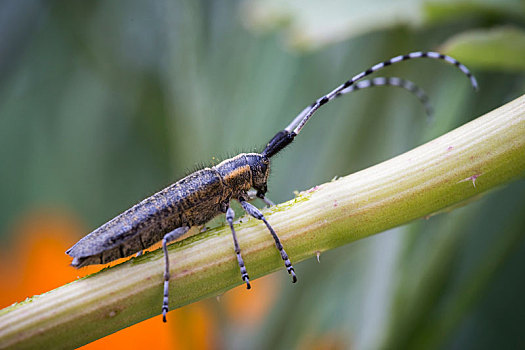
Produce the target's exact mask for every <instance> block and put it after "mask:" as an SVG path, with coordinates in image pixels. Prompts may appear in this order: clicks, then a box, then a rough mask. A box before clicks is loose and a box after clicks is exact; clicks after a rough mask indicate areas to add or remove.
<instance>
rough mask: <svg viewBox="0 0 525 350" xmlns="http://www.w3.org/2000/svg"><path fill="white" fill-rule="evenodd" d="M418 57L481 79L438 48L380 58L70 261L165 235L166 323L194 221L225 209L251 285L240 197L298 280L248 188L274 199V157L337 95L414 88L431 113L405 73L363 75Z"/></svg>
mask: <svg viewBox="0 0 525 350" xmlns="http://www.w3.org/2000/svg"><path fill="white" fill-rule="evenodd" d="M419 57H426V58H432V59H438V60H444V61H446V62H448V63H451V64H453V65H455V66H456V67H457V68H459V69H460V70H461V71H462V72H463V73H464V74H465V75H466V76H467V77H468V78H469V79H470V83H471V84H472V86H473V87H474V89H477V87H478V85H477V82H476V78H474V76H473V75H472V74H471V73H470V71H469V70H468V68H467V67H465V66H464V65H463V64H461V63H460V62H458V61H457V60H455V59H454V58H452V57H450V56H446V55H442V54H440V53H437V52H412V53H409V54H407V55H400V56H396V57H394V58H391V59H389V60H387V61H384V62H382V63H378V64H376V65H374V66H372V67H370V68H368V69H367V70H365V71H363V72H361V73H359V74H357V75H356V76H354V77H353V78H351V79H350V80H348V81H346V82H345V83H343V84H342V85H340V86H338V87H337V88H335V89H334V90H332V91H331V92H329V93H328V94H327V95H325V96H323V97H321V98H319V99H317V100H316V101H315V102H314V103H312V104H311V105H310V106H308V107H306V108H305V109H304V110H303V111H302V112H301V113H299V115H298V116H297V117H296V118H294V119H293V121H292V122H291V123H290V124H289V125H288V126H287V127H286V128H285V129H284V130H282V131H279V132H278V133H277V134H276V135H275V136H274V137H273V138H272V139H271V140H270V142H268V144H267V145H266V147H265V148H264V149H263V151H262V152H261V153H241V154H239V155H237V156H235V157H233V158H230V159H227V160H225V161H223V162H221V163H220V164H218V165H215V166H213V167H211V168H204V169H202V170H199V171H196V172H194V173H192V174H190V175H188V176H186V177H185V178H183V179H181V180H179V181H177V182H176V183H174V184H172V185H171V186H168V187H167V188H165V189H163V190H162V191H160V192H158V193H155V194H154V195H152V196H151V197H148V198H146V199H144V200H143V201H142V202H140V203H138V204H136V205H135V206H133V207H132V208H130V209H128V210H126V211H125V212H124V213H122V214H120V215H118V216H117V217H115V218H113V219H112V220H110V221H108V222H107V223H105V224H104V225H102V226H100V227H99V228H97V229H96V230H94V231H93V232H91V233H90V234H88V235H87V236H85V237H84V238H82V239H81V240H80V241H78V242H77V243H76V244H75V245H74V246H73V247H71V248H70V249H69V250H68V251H67V252H66V253H67V254H68V255H70V256H71V257H73V262H72V263H71V265H73V266H74V267H77V268H80V267H82V266H86V265H92V264H105V263H108V262H110V261H113V260H116V259H119V258H123V257H126V256H130V255H132V254H134V253H138V254H140V253H141V252H142V250H143V249H146V248H148V247H150V246H151V245H153V244H154V243H156V242H158V241H160V240H162V249H163V251H164V258H165V269H164V299H163V303H162V319H163V321H164V322H166V313H167V312H168V292H169V279H170V273H169V258H168V250H167V245H168V243H169V242H171V241H173V240H175V239H177V238H179V237H181V236H182V235H184V234H185V233H186V232H187V231H188V230H189V229H190V227H191V226H198V225H203V224H205V223H206V222H208V221H209V220H211V219H212V218H213V217H215V216H217V215H219V214H221V213H224V214H226V221H227V222H228V225H229V226H230V229H231V232H232V236H233V245H234V248H235V254H236V255H237V261H238V263H239V268H240V270H241V278H242V280H243V281H244V282H245V283H246V288H247V289H250V279H249V277H248V272H247V270H246V267H245V266H244V261H243V259H242V256H241V250H240V248H239V243H238V242H237V236H236V234H235V229H234V228H233V219H234V211H233V210H232V209H231V207H230V201H231V200H234V199H235V200H237V201H239V202H240V204H241V206H242V208H243V209H244V210H245V211H246V213H248V214H249V215H251V216H253V217H254V218H256V219H258V220H261V221H262V222H263V223H264V224H265V225H266V227H267V228H268V230H269V231H270V233H271V235H272V237H273V239H274V241H275V246H276V247H277V249H278V250H279V253H280V254H281V258H282V260H283V261H284V265H285V267H286V270H287V271H288V273H289V274H290V275H291V276H292V282H294V283H295V282H296V281H297V277H296V275H295V270H294V268H293V266H292V263H291V262H290V259H289V258H288V254H286V252H285V250H284V248H283V246H282V244H281V241H280V240H279V237H278V236H277V234H276V233H275V231H274V229H273V228H272V226H270V224H269V223H268V221H267V220H266V218H265V217H264V215H263V214H262V213H261V211H260V210H259V209H257V208H256V207H255V206H253V205H252V204H250V203H249V202H248V201H249V200H251V199H253V198H251V196H250V195H249V193H248V192H249V190H251V189H252V188H253V189H254V190H255V196H256V197H258V198H260V199H262V200H264V201H265V202H266V203H267V204H269V203H271V202H270V201H269V200H268V199H267V198H266V197H265V194H266V191H267V181H268V174H269V171H270V158H272V157H273V156H274V155H275V154H276V153H278V152H279V151H281V150H282V149H283V148H285V147H286V146H288V145H289V144H290V143H291V142H292V141H293V139H294V138H295V136H297V135H298V134H299V132H301V129H302V128H303V127H304V126H305V124H306V123H307V122H308V120H309V119H310V118H311V117H312V115H313V114H314V113H315V112H316V111H317V110H318V109H319V108H320V107H321V106H322V105H324V104H326V103H327V102H328V101H331V100H333V99H334V98H336V97H338V96H341V95H343V94H346V93H349V92H352V91H354V90H358V89H363V88H367V87H372V86H378V85H390V86H399V87H402V88H404V89H407V90H409V91H410V92H412V93H414V94H415V95H416V96H417V97H418V98H419V99H420V101H421V102H422V103H423V104H424V105H425V108H426V110H427V113H428V114H431V110H430V107H429V105H428V103H427V97H426V95H425V93H424V92H423V91H422V90H421V89H420V88H418V87H417V86H416V85H415V84H414V83H412V82H410V81H408V80H403V79H400V78H375V79H371V80H362V79H363V78H364V77H366V76H368V75H370V74H372V73H374V72H376V71H378V70H381V69H382V68H384V67H387V66H390V65H392V64H394V63H398V62H401V61H406V60H409V59H413V58H419ZM360 80H361V81H360Z"/></svg>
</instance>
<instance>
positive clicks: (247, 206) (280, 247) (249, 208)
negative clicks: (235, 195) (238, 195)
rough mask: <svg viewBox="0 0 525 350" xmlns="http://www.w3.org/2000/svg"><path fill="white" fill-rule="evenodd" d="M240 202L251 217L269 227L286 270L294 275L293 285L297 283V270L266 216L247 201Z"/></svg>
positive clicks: (240, 200) (241, 200)
mask: <svg viewBox="0 0 525 350" xmlns="http://www.w3.org/2000/svg"><path fill="white" fill-rule="evenodd" d="M239 202H240V203H241V205H242V208H243V209H244V210H245V211H246V212H247V213H248V214H249V215H251V216H253V217H254V218H256V219H258V220H262V221H263V222H264V224H265V225H266V227H268V230H270V233H271V234H272V237H273V239H274V241H275V246H276V247H277V249H278V250H279V253H281V258H282V259H283V261H284V266H286V270H287V271H288V273H289V274H291V275H292V282H293V283H295V282H297V276H296V275H295V270H294V268H293V266H292V263H291V262H290V259H288V254H286V252H285V251H284V248H283V245H282V244H281V241H280V240H279V237H277V234H276V233H275V231H274V230H273V228H272V227H271V226H270V224H269V223H268V221H266V218H265V217H264V215H263V214H262V213H261V211H260V210H259V209H257V208H256V207H255V206H253V205H252V204H250V203H248V202H246V201H245V200H243V199H239Z"/></svg>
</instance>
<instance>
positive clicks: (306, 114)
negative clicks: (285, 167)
mask: <svg viewBox="0 0 525 350" xmlns="http://www.w3.org/2000/svg"><path fill="white" fill-rule="evenodd" d="M420 57H423V58H432V59H438V60H444V61H445V62H448V63H450V64H453V65H454V66H456V67H458V68H459V70H461V71H462V72H463V74H465V75H466V76H467V77H468V78H469V79H470V83H471V84H472V87H473V88H474V89H475V90H477V89H478V82H477V81H476V78H475V77H474V76H473V75H472V73H471V72H470V71H469V69H468V68H467V67H466V66H465V65H463V64H462V63H461V62H459V61H458V60H456V59H454V58H452V57H450V56H447V55H443V54H440V53H438V52H421V51H418V52H411V53H409V54H406V55H399V56H396V57H394V58H391V59H389V60H387V61H384V62H381V63H378V64H376V65H375V66H372V67H370V68H368V69H367V70H365V71H363V72H361V73H359V74H357V75H355V76H354V77H353V78H351V79H350V80H348V81H346V82H345V83H344V84H341V85H340V86H338V87H337V88H335V89H334V90H332V91H331V92H330V93H328V94H326V95H325V96H323V97H321V98H319V99H317V100H316V101H315V102H314V103H313V104H312V105H311V106H309V107H307V108H306V109H305V110H303V112H301V113H300V114H299V116H302V118H300V119H299V118H298V117H299V116H298V117H296V118H294V120H293V121H292V123H290V125H288V126H287V127H286V129H284V130H285V131H287V132H290V133H292V134H295V135H298V134H299V132H301V129H302V128H303V127H304V126H305V124H306V123H307V122H308V120H309V119H310V117H311V116H312V115H313V114H314V113H315V112H316V111H317V110H318V109H319V107H321V106H322V105H324V104H326V103H327V102H329V101H331V100H333V99H334V98H336V97H337V96H339V95H341V94H344V93H346V92H350V91H352V90H349V88H350V87H351V86H358V85H357V84H355V83H356V82H357V81H359V80H361V79H363V78H364V77H366V76H368V75H370V74H372V73H374V72H377V71H379V70H381V69H383V68H385V67H387V66H390V65H392V64H394V63H398V62H402V61H407V60H410V59H413V58H420ZM354 84H355V85H354ZM377 85H379V84H377ZM384 85H387V84H384ZM412 85H413V84H412ZM358 88H359V87H358ZM353 90H357V89H356V88H355V87H354V89H353ZM409 90H410V89H409ZM418 90H419V89H418ZM416 95H417V94H416ZM295 135H294V136H295Z"/></svg>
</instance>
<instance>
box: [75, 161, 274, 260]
mask: <svg viewBox="0 0 525 350" xmlns="http://www.w3.org/2000/svg"><path fill="white" fill-rule="evenodd" d="M254 156H256V158H257V157H261V156H260V155H258V154H240V155H238V156H236V157H234V158H231V159H228V160H225V161H224V162H222V163H220V164H218V165H217V166H215V167H213V168H205V169H202V170H199V171H196V172H194V173H192V174H190V175H188V176H186V177H185V178H183V179H181V180H179V181H177V182H176V183H174V184H172V185H170V186H168V187H166V188H165V189H163V190H162V191H160V192H157V193H155V194H154V195H152V196H151V197H148V198H146V199H144V200H143V201H142V202H140V203H138V204H136V205H135V206H133V207H131V208H130V209H128V210H126V211H125V212H123V213H122V214H120V215H118V216H117V217H115V218H113V219H112V220H110V221H108V222H107V223H105V224H104V225H102V226H100V227H99V228H97V229H96V230H94V231H93V232H91V233H90V234H88V235H87V236H85V237H84V238H82V239H81V240H80V241H78V242H77V243H76V244H75V245H74V246H73V247H71V249H69V250H68V251H67V252H66V253H67V254H68V255H70V256H72V257H73V258H74V259H73V262H72V265H73V266H75V267H82V266H86V265H91V264H105V263H108V262H110V261H113V260H116V259H119V258H123V257H126V256H129V255H132V254H134V253H136V252H138V251H141V250H143V249H146V248H148V247H150V246H151V245H153V244H155V243H156V242H159V241H160V240H162V238H163V237H164V235H165V234H166V233H168V232H170V231H172V230H174V229H176V228H177V227H181V226H188V227H191V226H195V225H202V224H205V223H206V222H208V221H209V220H211V219H212V218H213V217H215V216H217V215H218V214H220V213H221V212H223V211H224V208H225V207H224V204H227V203H229V201H230V199H231V198H232V197H238V196H240V195H243V194H245V192H246V191H247V190H249V189H250V187H251V186H252V170H251V168H250V163H253V157H254ZM247 157H248V158H247ZM265 175H266V176H267V171H266V174H265ZM226 207H227V206H226Z"/></svg>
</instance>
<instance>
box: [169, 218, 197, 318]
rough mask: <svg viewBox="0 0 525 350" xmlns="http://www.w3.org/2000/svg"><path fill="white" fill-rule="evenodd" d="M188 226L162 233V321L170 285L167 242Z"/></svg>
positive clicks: (184, 231)
mask: <svg viewBox="0 0 525 350" xmlns="http://www.w3.org/2000/svg"><path fill="white" fill-rule="evenodd" d="M189 229H190V228H189V227H188V226H182V227H179V228H176V229H175V230H173V231H171V232H168V233H166V234H165V235H164V238H163V239H162V250H163V251H164V259H165V261H166V262H165V265H164V266H165V269H164V299H163V300H162V321H163V322H166V313H167V312H168V302H169V299H168V295H169V286H170V259H169V257H168V243H169V242H172V241H174V240H176V239H177V238H179V237H180V236H182V235H183V234H185V233H186V232H188V230H189Z"/></svg>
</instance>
